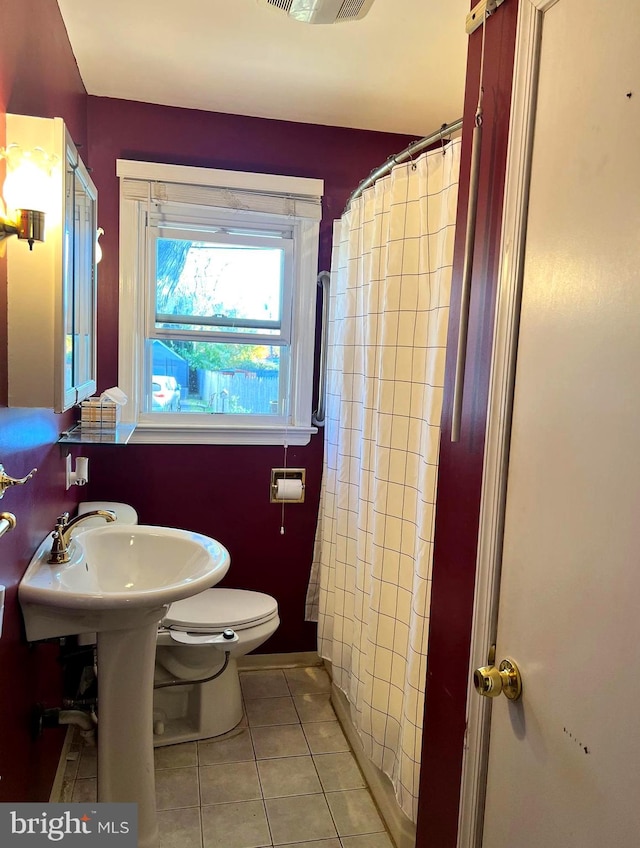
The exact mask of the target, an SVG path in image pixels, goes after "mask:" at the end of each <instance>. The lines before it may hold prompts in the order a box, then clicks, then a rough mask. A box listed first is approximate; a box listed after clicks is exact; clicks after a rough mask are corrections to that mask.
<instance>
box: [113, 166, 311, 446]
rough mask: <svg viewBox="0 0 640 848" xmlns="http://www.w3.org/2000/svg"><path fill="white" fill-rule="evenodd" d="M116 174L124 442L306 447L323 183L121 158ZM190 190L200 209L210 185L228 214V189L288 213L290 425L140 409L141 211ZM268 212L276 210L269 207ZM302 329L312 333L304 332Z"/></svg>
mask: <svg viewBox="0 0 640 848" xmlns="http://www.w3.org/2000/svg"><path fill="white" fill-rule="evenodd" d="M116 174H117V176H118V177H119V178H120V287H119V296H120V303H119V346H118V383H119V385H120V388H122V390H123V391H124V392H125V394H126V395H127V397H128V399H129V400H128V403H127V404H126V405H125V406H124V407H123V412H122V422H123V424H133V425H135V430H134V433H133V435H132V437H131V440H130V441H131V442H132V443H139V444H225V445H232V444H235V445H281V444H284V443H285V442H286V443H287V444H290V445H306V444H308V443H309V441H310V439H311V436H312V435H313V434H314V433H317V428H316V427H314V426H313V425H312V424H311V405H312V394H313V359H314V343H315V312H316V288H317V287H316V275H317V267H318V239H319V224H320V217H321V209H320V199H321V197H322V193H323V190H324V183H323V181H322V180H314V179H307V178H304V177H284V176H279V175H272V174H254V173H246V172H240V171H222V170H216V169H210V168H194V167H188V166H183V165H165V164H156V163H152V162H133V161H128V160H123V159H118V160H117V161H116ZM199 187H202V188H199ZM191 190H192V191H193V197H194V198H197V201H196V200H195V199H194V200H193V201H192V202H193V203H194V204H195V203H196V202H197V204H198V205H200V206H202V205H207V204H206V199H207V197H208V196H209V195H208V194H207V191H208V190H210V192H211V193H210V196H211V197H212V198H215V197H217V198H218V201H219V200H220V196H221V190H222V191H223V192H225V193H227V194H228V196H229V197H228V209H229V210H230V211H231V212H232V210H233V209H234V208H235V207H234V203H235V201H234V198H233V192H234V190H237V191H239V192H248V193H251V192H253V193H257V195H258V196H260V199H261V200H264V201H265V202H266V205H267V206H273V208H274V210H275V209H280V208H281V210H282V211H281V212H280V214H287V215H288V216H289V217H290V219H291V222H292V225H293V226H294V227H295V229H296V248H295V252H294V253H295V255H294V273H295V278H296V294H295V296H294V304H293V311H292V325H293V333H294V335H295V343H294V344H292V345H291V362H290V368H291V374H290V398H292V399H293V403H292V407H291V409H290V423H289V424H286V425H283V424H281V423H278V424H261V423H259V422H256V421H255V419H254V420H250V421H246V423H245V421H244V420H242V421H240V420H239V419H236V421H237V422H238V423H236V422H233V423H232V422H231V421H230V419H229V418H226V420H225V421H224V422H222V423H218V422H216V421H215V418H216V417H217V416H201V415H194V416H190V415H187V414H184V413H175V414H173V413H163V414H162V417H160V416H159V415H158V414H157V413H156V414H155V415H153V414H149V413H146V414H145V413H144V412H143V410H142V409H141V408H140V406H141V404H140V399H141V396H142V394H141V392H142V385H143V374H144V346H145V338H146V319H147V315H146V291H147V283H146V280H145V276H144V275H145V273H146V271H145V265H146V258H145V249H144V247H143V249H140V246H141V245H144V243H145V242H144V240H145V231H146V213H147V209H148V206H149V203H150V202H151V199H153V197H157V198H158V199H161V200H163V201H164V200H166V199H167V194H169V195H170V194H172V192H173V194H174V195H175V194H176V193H180V195H181V196H183V195H184V197H185V202H187V203H188V202H189V195H190V191H191ZM247 196H248V195H247ZM265 196H266V198H265ZM226 199H227V198H223V201H224V200H226ZM203 200H204V203H203ZM214 202H217V201H214ZM261 208H262V207H261ZM265 211H267V210H265ZM258 214H259V213H258ZM270 214H275V212H274V211H273V210H271V211H270ZM306 327H308V328H309V329H310V330H311V331H305V329H304V328H306ZM301 328H302V332H301ZM169 416H170V418H171V420H170V422H169V420H167V418H168V417H169ZM202 418H205V421H206V423H205V422H203V421H202ZM163 419H164V420H163ZM212 419H214V420H212Z"/></svg>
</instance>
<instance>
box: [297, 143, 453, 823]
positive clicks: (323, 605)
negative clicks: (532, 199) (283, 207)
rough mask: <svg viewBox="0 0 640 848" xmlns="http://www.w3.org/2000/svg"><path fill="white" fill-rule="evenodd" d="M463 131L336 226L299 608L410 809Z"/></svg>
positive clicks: (413, 809) (413, 810)
mask: <svg viewBox="0 0 640 848" xmlns="http://www.w3.org/2000/svg"><path fill="white" fill-rule="evenodd" d="M459 161H460V140H459V139H456V140H455V141H453V142H451V143H450V144H448V145H446V147H445V148H444V149H443V150H437V151H431V152H429V153H426V154H423V155H422V156H421V157H420V158H419V159H417V160H416V161H415V162H409V163H407V164H404V165H399V166H396V167H395V168H394V170H393V171H392V172H391V174H389V175H388V176H387V177H385V178H384V179H381V180H378V182H376V183H375V184H374V185H373V186H371V187H370V188H368V189H366V190H365V191H364V192H363V194H362V195H361V196H360V197H359V198H357V199H356V200H355V201H354V202H353V203H352V205H351V208H350V209H349V211H348V212H346V213H345V214H344V215H343V217H342V219H341V220H340V221H337V222H336V225H335V229H334V246H333V260H332V271H331V294H330V309H329V316H330V317H329V348H328V355H327V361H328V370H327V398H326V426H325V460H324V473H323V481H322V494H321V502H320V512H319V520H318V529H317V535H316V548H315V554H314V564H313V568H312V574H311V582H310V585H309V594H308V598H307V618H308V619H311V620H317V621H318V644H319V652H320V654H321V656H322V657H323V658H325V659H326V660H328V661H329V662H330V663H331V666H332V674H333V681H334V683H335V684H336V685H337V686H339V687H340V689H342V691H343V692H344V693H345V695H346V696H347V699H348V701H349V703H350V708H351V717H352V720H353V722H354V724H355V726H356V728H357V730H358V732H359V734H360V737H361V739H362V742H363V745H364V748H365V752H366V754H367V756H368V757H369V758H370V759H371V760H372V762H373V763H374V764H375V765H376V766H377V767H378V768H379V769H381V770H382V771H383V772H384V773H385V774H387V775H388V777H389V778H390V779H391V782H392V784H393V786H394V789H395V792H396V796H397V799H398V803H399V805H400V807H401V808H402V810H403V811H404V812H405V813H406V815H407V816H409V817H410V818H411V819H412V820H413V821H415V819H416V814H417V805H416V801H417V795H418V778H419V770H420V751H421V739H422V713H423V707H424V686H425V682H426V661H427V638H428V629H429V600H430V588H431V564H432V551H433V529H434V512H435V493H436V481H437V473H438V451H439V439H440V414H441V409H442V394H443V381H444V364H445V346H446V336H447V322H448V313H449V292H450V283H451V265H452V260H453V239H454V227H455V214H456V203H457V189H458V170H459Z"/></svg>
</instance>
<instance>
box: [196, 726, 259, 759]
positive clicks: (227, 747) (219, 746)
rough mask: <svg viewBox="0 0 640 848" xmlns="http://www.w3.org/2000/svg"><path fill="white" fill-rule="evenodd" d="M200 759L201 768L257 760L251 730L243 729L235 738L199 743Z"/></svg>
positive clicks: (227, 737) (208, 740) (229, 737)
mask: <svg viewBox="0 0 640 848" xmlns="http://www.w3.org/2000/svg"><path fill="white" fill-rule="evenodd" d="M198 759H199V763H200V765H201V766H208V765H213V764H214V763H239V762H242V761H244V760H253V759H255V754H254V753H253V743H252V742H251V734H250V733H249V730H248V729H246V728H243V729H242V730H241V731H240V732H239V733H236V734H235V735H234V736H225V737H222V738H220V739H206V740H204V741H202V742H198Z"/></svg>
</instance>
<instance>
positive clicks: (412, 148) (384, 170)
mask: <svg viewBox="0 0 640 848" xmlns="http://www.w3.org/2000/svg"><path fill="white" fill-rule="evenodd" d="M461 129H462V118H458V120H457V121H452V122H451V123H450V124H443V125H442V126H441V127H440V129H439V130H436V131H435V132H433V133H431V135H427V136H425V137H424V138H421V139H419V140H418V141H413V142H411V144H410V145H409V146H408V147H405V149H404V150H403V151H402V152H401V153H396V155H395V156H390V157H389V158H388V159H387V160H386V162H383V163H382V165H380V167H379V168H376V169H375V170H374V171H371V173H370V174H369V176H368V177H367V178H366V179H364V180H363V181H362V182H361V183H360V185H359V186H358V187H357V188H356V189H355V190H354V191H352V192H351V194H350V195H349V199H348V200H347V205H346V206H345V207H344V211H345V212H348V211H349V207H350V206H351V203H352V201H354V200H355V199H356V197H360V195H361V194H362V192H363V191H364V190H365V189H366V188H369V186H372V185H373V184H374V183H375V181H376V180H379V179H380V177H386V175H387V174H389V173H391V169H392V168H393V167H394V165H400V164H401V163H402V162H406V161H407V159H411V158H412V157H413V156H415V155H416V154H417V153H422V151H423V150H425V149H426V148H427V147H429V146H430V145H432V144H434V143H435V142H436V141H439V140H440V139H442V138H445V137H446V136H448V135H451V134H452V133H454V132H457V131H458V130H461ZM343 214H344V213H343Z"/></svg>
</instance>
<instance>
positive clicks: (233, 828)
mask: <svg viewBox="0 0 640 848" xmlns="http://www.w3.org/2000/svg"><path fill="white" fill-rule="evenodd" d="M202 835H203V838H204V848H265V846H270V845H272V842H271V834H270V833H269V825H268V824H267V817H266V814H265V811H264V804H263V802H262V801H242V802H240V803H239V804H216V805H215V806H213V807H203V808H202Z"/></svg>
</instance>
